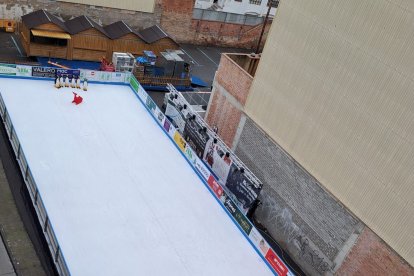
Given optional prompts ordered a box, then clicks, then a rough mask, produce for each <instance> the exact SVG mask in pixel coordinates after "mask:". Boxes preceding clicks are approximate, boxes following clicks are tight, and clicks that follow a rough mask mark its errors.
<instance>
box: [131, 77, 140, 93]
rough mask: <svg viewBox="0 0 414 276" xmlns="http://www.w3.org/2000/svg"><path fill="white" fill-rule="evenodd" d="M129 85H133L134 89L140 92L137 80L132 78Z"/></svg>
mask: <svg viewBox="0 0 414 276" xmlns="http://www.w3.org/2000/svg"><path fill="white" fill-rule="evenodd" d="M129 83H130V84H131V86H132V88H133V89H134V90H135V91H136V92H138V90H139V83H138V81H137V80H136V79H135V78H133V77H131V78H129Z"/></svg>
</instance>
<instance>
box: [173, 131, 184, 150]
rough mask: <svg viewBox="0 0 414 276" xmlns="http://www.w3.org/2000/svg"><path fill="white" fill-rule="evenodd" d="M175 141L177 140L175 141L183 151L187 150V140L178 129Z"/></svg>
mask: <svg viewBox="0 0 414 276" xmlns="http://www.w3.org/2000/svg"><path fill="white" fill-rule="evenodd" d="M174 141H175V143H177V145H178V147H179V148H180V149H181V151H182V152H185V145H186V142H185V140H184V138H183V137H182V136H181V135H180V133H179V132H178V131H176V132H175V134H174Z"/></svg>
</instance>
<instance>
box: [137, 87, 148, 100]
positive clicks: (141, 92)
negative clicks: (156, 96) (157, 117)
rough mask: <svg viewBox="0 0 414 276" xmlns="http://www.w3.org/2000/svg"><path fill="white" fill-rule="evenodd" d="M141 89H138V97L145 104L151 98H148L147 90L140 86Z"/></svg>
mask: <svg viewBox="0 0 414 276" xmlns="http://www.w3.org/2000/svg"><path fill="white" fill-rule="evenodd" d="M138 87H139V88H138V90H137V92H138V97H139V98H140V99H141V100H142V101H143V102H144V103H146V102H147V98H148V97H149V96H148V94H147V93H146V92H145V90H144V88H143V87H142V86H141V85H139V86H138Z"/></svg>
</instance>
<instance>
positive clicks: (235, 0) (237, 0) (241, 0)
mask: <svg viewBox="0 0 414 276" xmlns="http://www.w3.org/2000/svg"><path fill="white" fill-rule="evenodd" d="M234 2H243V0H234Z"/></svg>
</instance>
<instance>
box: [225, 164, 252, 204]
mask: <svg viewBox="0 0 414 276" xmlns="http://www.w3.org/2000/svg"><path fill="white" fill-rule="evenodd" d="M226 188H227V189H229V191H230V192H231V193H233V195H234V196H235V197H236V198H237V200H238V201H239V202H240V203H241V204H242V207H243V209H248V208H250V207H251V205H252V204H253V202H254V201H255V200H256V198H257V196H258V194H259V192H260V188H256V187H255V186H254V185H253V183H252V182H251V181H250V180H249V179H248V178H247V177H246V175H245V174H244V173H243V172H242V171H241V170H239V169H238V168H237V167H236V166H235V165H234V164H232V165H231V167H230V172H229V176H228V177H227V181H226Z"/></svg>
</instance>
